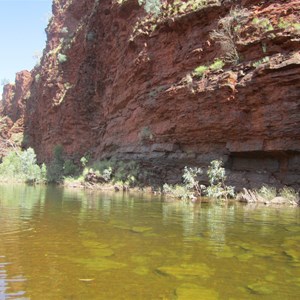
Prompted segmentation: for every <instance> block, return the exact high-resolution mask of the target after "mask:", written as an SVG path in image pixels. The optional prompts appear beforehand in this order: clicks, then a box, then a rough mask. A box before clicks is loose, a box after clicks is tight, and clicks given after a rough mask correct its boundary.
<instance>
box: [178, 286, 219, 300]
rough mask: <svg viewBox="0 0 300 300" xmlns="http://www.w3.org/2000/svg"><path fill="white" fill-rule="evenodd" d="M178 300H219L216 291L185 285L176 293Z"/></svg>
mask: <svg viewBox="0 0 300 300" xmlns="http://www.w3.org/2000/svg"><path fill="white" fill-rule="evenodd" d="M175 294H176V296H177V299H178V300H192V299H203V300H204V299H205V300H214V299H219V297H218V296H219V295H218V293H217V292H216V291H214V290H212V289H208V288H205V287H201V286H198V285H196V284H191V283H185V284H183V285H181V286H180V287H178V288H177V289H176V291H175Z"/></svg>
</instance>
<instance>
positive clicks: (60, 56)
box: [57, 53, 68, 64]
mask: <svg viewBox="0 0 300 300" xmlns="http://www.w3.org/2000/svg"><path fill="white" fill-rule="evenodd" d="M57 59H58V62H59V63H60V64H62V63H65V62H66V61H67V60H68V57H67V55H65V54H62V53H58V55H57Z"/></svg>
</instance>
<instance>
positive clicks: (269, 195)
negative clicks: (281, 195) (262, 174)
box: [256, 185, 277, 200]
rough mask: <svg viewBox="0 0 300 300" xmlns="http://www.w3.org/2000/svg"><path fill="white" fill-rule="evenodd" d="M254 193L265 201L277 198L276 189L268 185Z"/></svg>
mask: <svg viewBox="0 0 300 300" xmlns="http://www.w3.org/2000/svg"><path fill="white" fill-rule="evenodd" d="M256 193H257V194H258V195H259V196H260V197H262V198H264V199H266V200H272V199H273V198H275V197H276V196H277V191H276V188H275V187H271V186H268V185H263V186H262V187H261V188H260V189H258V190H256Z"/></svg>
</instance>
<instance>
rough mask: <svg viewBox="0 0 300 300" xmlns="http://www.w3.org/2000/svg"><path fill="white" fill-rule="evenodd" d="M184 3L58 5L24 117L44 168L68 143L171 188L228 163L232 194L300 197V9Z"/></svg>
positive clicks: (288, 4)
mask: <svg viewBox="0 0 300 300" xmlns="http://www.w3.org/2000/svg"><path fill="white" fill-rule="evenodd" d="M187 2H188V4H187V5H186V6H185V7H182V6H180V5H179V6H178V7H177V8H173V9H172V5H171V4H169V5H166V6H165V7H164V8H162V9H163V14H161V15H159V16H158V17H155V16H151V14H150V15H149V14H148V13H147V12H145V10H144V9H143V7H141V6H140V5H139V4H138V1H136V0H127V1H111V0H102V1H93V0H82V1H66V0H60V1H54V3H53V17H52V19H51V21H50V23H49V26H48V28H47V33H48V40H47V46H46V49H45V51H44V55H43V57H42V60H41V65H40V67H39V68H36V69H34V70H33V71H32V77H33V82H32V84H31V87H30V94H31V96H30V98H29V100H28V101H27V106H26V112H25V135H26V137H27V139H28V143H29V145H31V146H33V147H34V149H35V150H36V152H37V154H38V157H39V160H40V161H47V160H50V159H51V156H52V152H53V148H54V146H55V145H57V144H62V145H63V147H64V149H65V151H66V153H67V154H68V155H69V156H70V157H73V158H74V159H77V160H78V159H79V158H80V157H81V156H83V155H85V154H86V153H90V154H91V155H92V156H93V157H94V158H97V159H105V158H110V157H117V158H119V159H123V160H136V161H140V162H141V163H142V164H143V165H144V167H145V168H149V169H151V170H152V174H155V176H156V178H161V179H162V180H163V181H168V182H175V181H178V180H180V176H181V173H182V168H183V167H184V166H185V165H189V166H204V167H205V166H207V165H208V164H209V162H210V161H211V160H213V159H223V160H224V162H225V165H226V167H227V169H228V174H229V176H228V179H229V181H230V183H232V184H234V185H236V186H237V187H241V186H245V187H255V186H260V185H261V184H262V183H265V184H274V185H283V184H287V185H292V186H294V187H299V184H300V179H299V171H300V139H299V138H300V104H299V102H300V101H299V99H300V28H299V27H300V3H299V1H297V0H291V1H280V0H277V1H246V0H243V1H213V0H211V1H207V2H206V4H204V5H202V6H200V5H198V6H197V5H196V3H198V2H199V1H198V2H197V1H187ZM191 3H192V4H193V5H191ZM189 5H190V6H189ZM199 66H201V67H202V68H200V69H198V72H197V71H195V69H196V68H197V67H199ZM199 70H201V71H199ZM155 176H154V177H155ZM203 180H205V178H204V179H203Z"/></svg>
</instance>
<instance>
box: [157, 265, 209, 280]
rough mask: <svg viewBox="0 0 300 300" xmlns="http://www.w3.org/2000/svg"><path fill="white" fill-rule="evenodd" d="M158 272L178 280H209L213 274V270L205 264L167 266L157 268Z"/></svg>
mask: <svg viewBox="0 0 300 300" xmlns="http://www.w3.org/2000/svg"><path fill="white" fill-rule="evenodd" d="M156 271H157V272H158V273H159V274H162V275H167V276H174V277H176V278H178V279H184V278H185V277H201V278H209V277H210V276H211V275H212V274H213V270H212V269H210V268H209V267H208V266H207V265H206V264H204V263H202V264H200V263H198V264H181V265H176V266H165V267H159V268H157V269H156Z"/></svg>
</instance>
